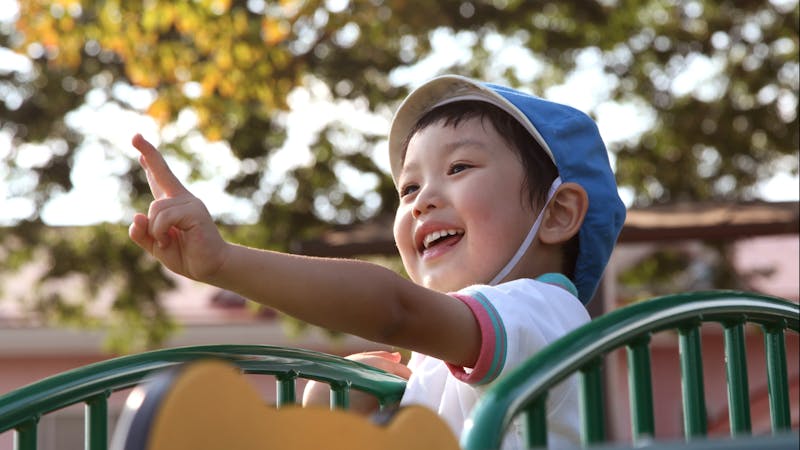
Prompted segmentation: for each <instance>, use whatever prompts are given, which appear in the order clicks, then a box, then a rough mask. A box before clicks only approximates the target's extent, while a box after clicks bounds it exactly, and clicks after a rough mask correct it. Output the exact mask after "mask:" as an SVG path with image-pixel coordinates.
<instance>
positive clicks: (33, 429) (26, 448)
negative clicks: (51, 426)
mask: <svg viewBox="0 0 800 450" xmlns="http://www.w3.org/2000/svg"><path fill="white" fill-rule="evenodd" d="M38 427H39V418H38V417H34V418H32V419H31V420H29V421H27V422H25V423H23V424H22V425H20V426H18V427H17V428H16V432H15V433H14V450H36V447H37V445H38V444H37V442H36V438H37V431H38Z"/></svg>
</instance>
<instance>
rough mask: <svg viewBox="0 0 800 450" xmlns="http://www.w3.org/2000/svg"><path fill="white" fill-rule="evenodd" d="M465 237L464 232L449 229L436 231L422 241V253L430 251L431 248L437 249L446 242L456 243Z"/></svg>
mask: <svg viewBox="0 0 800 450" xmlns="http://www.w3.org/2000/svg"><path fill="white" fill-rule="evenodd" d="M463 235H464V230H456V229H448V230H439V231H434V232H432V233H429V234H427V235H425V237H424V238H423V240H422V248H420V251H425V250H428V249H429V248H431V247H435V246H437V245H440V244H443V243H445V242H451V241H456V240H458V239H461V236H463Z"/></svg>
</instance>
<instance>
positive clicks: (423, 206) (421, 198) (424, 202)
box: [412, 186, 441, 218]
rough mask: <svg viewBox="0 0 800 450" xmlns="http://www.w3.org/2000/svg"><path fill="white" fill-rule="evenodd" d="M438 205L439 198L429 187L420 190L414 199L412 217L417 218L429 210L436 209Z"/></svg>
mask: <svg viewBox="0 0 800 450" xmlns="http://www.w3.org/2000/svg"><path fill="white" fill-rule="evenodd" d="M440 204H441V199H440V196H439V195H438V194H437V193H436V192H434V190H433V189H432V188H431V187H430V186H426V187H425V188H420V191H419V192H418V193H417V198H415V199H414V206H413V210H412V215H413V216H414V218H417V217H419V216H421V215H423V214H426V213H427V212H429V211H430V210H433V209H436V208H438V207H439V206H440Z"/></svg>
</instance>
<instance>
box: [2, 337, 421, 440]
mask: <svg viewBox="0 0 800 450" xmlns="http://www.w3.org/2000/svg"><path fill="white" fill-rule="evenodd" d="M207 358H217V359H222V360H225V361H229V362H231V363H233V364H235V365H236V366H238V367H239V368H241V369H242V371H243V372H244V373H252V374H263V375H274V376H275V378H276V380H277V381H276V382H277V406H278V407H280V406H281V405H286V404H292V403H295V402H296V381H297V379H298V378H304V379H310V380H316V381H321V382H325V383H328V384H329V385H330V387H331V406H332V407H336V408H347V407H348V406H349V392H350V390H351V389H356V390H359V391H363V392H367V393H369V394H372V395H374V396H375V397H376V398H377V399H378V401H379V403H380V404H381V405H391V404H394V403H397V402H399V400H400V397H401V396H402V395H403V391H404V390H405V380H404V379H402V378H400V377H397V376H395V375H391V374H388V373H386V372H383V371H381V370H378V369H375V368H372V367H369V366H366V365H364V364H361V363H357V362H354V361H350V360H348V359H344V358H340V357H337V356H332V355H327V354H324V353H318V352H312V351H308V350H299V349H290V348H282V347H272V346H266V345H208V346H194V347H182V348H171V349H164V350H156V351H152V352H146V353H140V354H136V355H129V356H123V357H119V358H115V359H111V360H107V361H102V362H99V363H95V364H91V365H88V366H84V367H80V368H78V369H75V370H71V371H68V372H64V373H62V374H58V375H55V376H52V377H49V378H46V379H43V380H41V381H38V382H36V383H33V384H30V385H28V386H25V387H23V388H20V389H18V390H15V391H12V392H10V393H8V394H5V395H3V396H0V433H2V432H5V431H8V430H12V429H13V430H15V432H16V434H15V448H16V449H17V450H34V449H36V448H37V425H38V422H39V419H40V418H41V417H42V416H43V415H45V414H48V413H50V412H53V411H56V410H58V409H61V408H64V407H66V406H70V405H74V404H79V403H84V404H85V405H86V408H85V418H84V422H85V427H86V433H85V441H86V444H85V448H86V450H105V449H106V448H107V447H108V436H109V434H108V403H107V399H108V397H109V395H110V394H111V393H112V392H115V391H118V390H122V389H126V388H130V387H133V386H135V385H136V384H137V383H139V382H141V381H142V380H143V379H144V378H145V377H147V376H148V375H150V374H151V373H153V372H154V371H158V370H161V369H165V368H167V367H171V366H174V365H176V364H181V363H184V362H187V361H195V360H199V359H207Z"/></svg>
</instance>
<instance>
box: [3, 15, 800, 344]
mask: <svg viewBox="0 0 800 450" xmlns="http://www.w3.org/2000/svg"><path fill="white" fill-rule="evenodd" d="M19 7H20V10H19V14H18V15H17V16H16V17H15V18H14V19H13V20H12V21H11V22H8V23H5V24H4V25H3V26H2V28H0V46H2V47H4V49H2V50H3V51H6V53H0V55H7V54H8V53H7V52H8V50H11V51H14V52H17V53H19V54H21V55H24V56H25V58H26V59H27V60H28V61H29V62H30V65H31V67H30V68H29V69H26V70H22V69H19V70H18V69H4V68H2V67H0V92H1V93H2V98H3V100H4V101H3V102H0V121H1V122H0V133H3V134H4V135H5V136H8V137H9V139H10V140H11V146H10V150H9V151H8V152H7V154H6V155H5V160H4V161H3V162H2V165H0V173H4V176H5V178H6V181H5V183H6V185H7V186H9V187H8V188H7V189H8V194H7V198H17V199H19V198H21V199H25V200H27V201H28V202H30V203H31V205H32V207H31V214H30V215H29V216H28V217H24V218H21V219H19V220H18V221H16V223H14V224H12V226H9V227H6V228H4V229H2V231H0V233H1V234H0V239H2V249H0V256H3V258H2V259H0V261H2V262H0V268H2V269H3V271H5V272H6V273H10V271H12V270H14V269H16V268H19V267H21V266H22V265H24V264H25V263H26V262H29V261H31V260H33V259H41V260H43V261H46V262H48V264H47V267H48V268H49V269H48V270H47V271H46V272H45V273H44V274H43V275H42V277H41V279H40V281H41V285H44V284H45V283H46V282H47V281H49V280H52V279H58V278H63V277H67V276H72V275H74V274H76V273H77V274H83V279H84V280H85V281H86V282H87V283H86V286H90V288H89V291H88V292H87V295H86V296H85V298H93V296H92V294H93V293H96V290H97V289H100V288H102V287H105V286H109V285H110V286H112V287H114V289H115V290H116V292H117V296H116V300H115V301H114V304H113V308H112V312H113V313H114V316H113V317H115V318H116V319H114V320H111V321H110V327H111V328H114V329H118V330H122V331H120V334H119V336H122V337H120V338H119V339H117V340H116V341H114V342H117V343H122V344H121V345H122V347H120V346H117V349H120V348H123V347H125V345H127V349H128V350H137V349H139V348H141V347H152V346H156V345H158V343H159V342H161V340H162V339H163V337H164V336H166V335H167V334H168V333H169V331H170V330H171V329H172V327H173V324H172V323H171V322H170V320H169V317H168V316H167V315H166V314H165V313H164V311H163V309H162V307H161V305H159V303H158V302H156V301H154V300H153V299H154V298H155V293H156V292H158V291H159V290H162V289H165V288H167V287H169V286H170V282H169V280H168V278H166V277H165V276H164V275H163V274H162V273H161V272H160V271H159V270H158V267H157V266H156V265H155V264H154V262H153V261H152V260H150V259H148V258H147V257H145V256H144V255H142V253H141V252H138V251H136V250H135V249H134V248H133V247H132V244H130V243H129V242H128V241H127V239H126V237H125V231H124V228H123V227H122V226H113V225H97V226H94V227H90V228H88V229H87V230H81V232H80V233H79V234H80V238H78V239H76V237H75V236H73V235H72V234H70V235H66V234H64V233H58V232H53V230H51V229H49V228H48V227H47V226H46V224H45V223H43V221H42V219H41V217H40V211H42V207H43V206H44V205H45V203H46V202H47V201H48V199H50V198H52V196H53V195H55V194H57V193H61V192H67V191H69V190H70V189H71V187H72V180H71V178H70V175H71V169H72V167H73V166H74V164H75V156H76V153H77V150H78V149H79V148H80V146H81V145H82V144H83V143H84V141H85V140H86V136H84V135H83V134H82V133H81V131H80V130H78V129H76V128H75V127H73V126H70V124H69V123H68V121H67V120H66V118H67V117H68V114H69V113H71V112H74V111H76V110H77V109H78V108H80V107H81V106H82V105H85V104H87V102H90V101H95V102H96V101H97V100H96V99H97V98H101V99H103V100H104V101H105V102H110V103H114V104H117V105H119V106H120V107H121V108H125V109H131V110H144V111H145V112H146V113H147V114H149V115H150V116H151V117H153V118H154V119H156V120H157V121H158V123H159V124H161V125H167V124H170V123H174V122H175V121H176V120H177V119H178V117H179V115H180V114H181V113H182V112H185V111H192V112H193V113H194V114H195V116H196V117H197V125H196V128H197V129H198V130H199V131H200V132H202V134H203V135H204V136H205V137H206V138H207V139H208V140H211V141H216V140H221V141H224V142H226V143H227V144H229V146H230V149H231V150H232V152H233V155H234V156H235V158H237V159H238V160H239V162H240V163H241V164H240V166H239V167H240V170H239V173H238V174H237V175H236V176H234V177H232V178H231V179H230V180H229V182H228V185H227V191H228V192H229V193H230V194H231V195H233V196H236V197H239V198H243V199H247V200H248V201H250V202H251V203H252V204H253V205H255V207H256V209H257V210H258V211H259V214H258V216H259V217H258V221H257V223H258V226H257V227H250V228H248V229H247V230H246V233H247V234H245V233H244V232H243V231H242V230H238V229H235V228H230V229H228V232H230V233H232V234H235V235H236V238H237V239H238V240H240V241H244V242H246V243H247V244H250V245H255V246H261V247H269V248H275V249H282V250H286V249H288V248H289V243H290V242H291V241H292V240H293V239H302V238H307V237H310V236H314V235H315V234H317V233H319V231H320V230H322V229H323V227H324V226H325V225H326V224H328V223H331V222H336V223H347V222H352V221H355V220H359V219H366V218H369V217H371V216H373V215H375V214H377V213H378V212H380V211H382V210H391V209H393V208H394V206H395V204H396V203H395V202H396V194H395V192H394V189H393V186H392V183H391V180H390V178H389V177H388V176H387V174H386V173H384V172H383V171H382V170H381V168H380V166H379V165H378V163H376V161H377V160H378V159H377V158H375V157H374V153H375V151H376V149H377V150H380V149H381V148H383V147H381V145H382V140H383V136H382V135H381V134H380V133H375V132H369V131H365V130H364V129H363V128H362V127H359V124H357V123H351V122H348V118H347V117H341V118H331V119H332V120H331V121H330V122H329V123H328V124H327V125H326V126H325V127H324V128H323V129H322V130H321V131H319V132H316V130H310V131H309V134H312V136H311V138H312V144H311V146H310V148H311V155H312V157H311V161H310V162H309V163H308V164H306V165H303V166H301V167H297V168H294V169H291V170H290V171H288V172H287V173H285V174H280V175H281V176H280V177H279V180H277V181H276V180H275V179H269V177H268V176H267V174H268V172H269V170H268V169H269V161H270V156H271V155H272V154H274V152H275V150H276V149H279V148H280V147H281V145H282V144H283V142H284V141H285V139H286V131H287V130H286V114H285V113H286V111H287V109H288V104H287V98H288V97H289V94H290V93H292V92H293V91H294V90H296V89H298V88H302V87H305V88H309V89H311V90H319V88H320V86H323V87H324V89H322V91H323V96H325V95H329V96H330V98H331V100H332V101H347V102H352V103H353V104H354V105H356V107H357V108H362V109H365V110H367V111H370V112H373V113H375V114H378V115H380V116H382V117H384V118H387V119H388V117H390V114H391V110H393V108H394V106H395V105H396V102H397V101H398V100H399V99H401V98H402V97H403V95H404V94H405V93H406V92H407V90H408V88H409V86H408V85H409V84H411V82H412V81H413V82H416V81H420V80H419V77H420V76H425V77H427V76H429V75H432V74H434V73H440V72H455V73H461V74H464V75H468V76H474V77H477V78H483V79H487V80H492V81H502V82H507V83H510V84H512V85H516V86H521V87H524V88H527V89H530V90H532V91H534V92H539V93H545V94H546V93H548V92H551V91H548V88H551V87H553V86H558V85H560V84H562V83H563V82H564V81H565V80H568V79H569V78H570V77H571V76H574V75H576V74H577V73H579V72H580V71H581V70H585V69H586V66H587V64H588V65H589V66H591V67H590V68H593V69H595V70H596V73H599V74H601V75H602V77H603V78H604V79H605V81H606V84H605V86H606V88H605V89H604V90H602V91H601V92H598V93H597V94H596V95H595V97H596V98H595V99H593V100H594V101H593V102H590V103H589V109H590V111H589V112H590V113H592V114H594V115H595V116H596V117H597V118H598V119H599V120H601V121H614V120H615V118H614V117H611V115H613V113H604V111H608V110H609V109H605V110H604V109H603V108H604V107H607V106H608V105H610V104H614V103H618V104H625V105H633V106H634V107H636V108H637V109H638V111H639V114H640V115H641V116H642V117H647V118H651V119H652V120H651V121H650V122H649V123H650V125H649V126H648V128H647V129H646V130H645V131H644V132H643V133H641V134H640V135H636V136H634V137H630V138H628V139H625V140H622V141H616V142H610V143H609V146H610V148H611V150H612V151H614V152H615V154H616V166H617V176H618V179H619V182H620V185H622V186H624V187H626V188H629V189H630V190H631V192H633V197H634V204H635V205H647V204H650V203H653V202H670V201H680V200H708V199H750V198H753V197H754V196H755V190H754V186H755V185H756V184H757V183H758V182H759V181H762V180H764V179H767V178H769V177H770V176H772V175H773V174H774V173H776V172H777V171H780V170H784V171H785V170H788V171H791V172H793V173H797V170H798V167H797V158H796V156H797V151H798V118H797V102H798V73H800V69H798V45H799V44H798V19H799V17H800V16H799V15H800V13H798V2H797V1H796V0H794V1H792V0H772V1H766V0H761V1H747V2H743V1H737V2H734V1H718V0H696V1H683V0H640V1H634V0H583V1H567V2H565V1H555V0H552V1H546V0H536V1H532V0H425V1H422V0H420V1H413V2H412V1H408V0H350V1H348V0H326V1H322V0H273V1H264V0H247V1H244V0H147V1H143V2H125V1H122V0H82V1H81V0H26V1H23V2H20V4H19ZM440 36H449V37H452V38H453V39H454V40H456V41H457V42H459V43H460V44H461V45H462V46H463V47H464V48H465V49H466V53H465V54H466V55H467V56H466V57H463V58H455V57H454V58H447V59H444V60H435V57H433V56H432V55H434V53H433V50H434V45H433V42H434V41H435V40H436V39H437V37H440ZM510 50H513V51H514V52H515V53H512V52H511V51H510ZM509 55H513V56H509ZM448 56H452V55H448ZM587 61H588V63H587ZM431 66H436V67H437V68H436V69H434V70H433V71H431V70H430V69H427V68H429V67H431ZM415 67H416V68H417V69H416V70H417V72H413V71H412V70H411V69H412V68H415ZM425 72H428V73H425ZM419 73H425V74H424V75H419ZM698 76H701V82H699V83H696V82H695V83H692V82H691V80H697V79H698ZM125 87H133V88H138V89H146V90H147V92H150V93H151V94H152V98H153V101H152V102H150V103H149V105H147V106H146V107H144V108H142V107H140V106H138V105H135V104H131V103H130V102H129V101H128V100H127V99H126V97H125V96H124V95H121V94H120V92H122V91H124V88H125ZM91 96H94V99H95V100H92V98H91ZM619 120H628V119H619ZM186 140H187V135H181V136H178V137H176V138H175V139H174V140H171V141H169V142H165V143H163V144H162V148H163V149H164V150H165V151H167V152H168V153H170V154H172V155H174V156H176V157H181V158H184V159H185V160H187V161H188V162H189V164H190V167H191V168H192V173H191V174H190V176H191V177H192V178H193V179H198V178H202V177H203V173H202V171H201V170H200V167H199V164H198V163H197V158H192V157H191V155H190V153H189V152H188V151H187V145H186ZM37 143H38V144H44V147H36V148H37V149H40V150H39V151H40V152H45V153H46V155H45V157H40V158H39V160H40V162H38V163H36V164H27V165H23V164H19V163H18V161H19V158H18V156H19V155H20V154H21V153H22V152H23V151H26V150H25V149H26V148H27V147H26V144H37ZM215 148H217V147H215ZM44 149H46V150H44ZM209 151H210V150H209ZM122 172H123V173H120V180H122V182H123V187H124V188H125V189H127V190H129V192H130V198H128V199H121V200H120V201H121V202H123V203H125V204H127V205H128V206H130V207H132V208H135V209H137V210H144V209H146V204H147V202H148V200H147V198H148V197H149V192H148V190H147V186H146V183H145V180H144V178H143V175H142V173H141V171H140V170H139V168H138V167H137V166H136V165H135V164H131V165H130V166H129V167H128V169H127V170H123V171H122ZM353 174H355V175H353ZM359 174H361V175H360V176H361V177H366V179H368V180H371V181H370V183H371V185H372V191H371V192H369V193H367V194H365V195H361V196H359V195H354V194H353V193H352V190H351V189H349V188H348V186H349V184H352V177H353V176H359ZM345 178H346V179H345ZM76 214H80V212H76ZM220 220H221V222H226V223H230V222H231V221H232V219H231V218H220ZM62 295H63V294H62ZM26 303H27V304H29V305H36V306H35V307H32V308H31V309H33V310H37V311H40V312H41V313H42V314H43V316H44V317H56V318H57V319H58V320H62V321H64V320H80V321H82V323H84V324H85V323H86V319H85V318H86V315H85V313H84V309H85V308H84V307H83V306H81V305H84V306H85V304H84V303H81V301H78V302H77V305H78V306H77V307H76V306H74V305H75V302H69V301H67V299H64V298H60V297H59V294H49V295H45V294H39V293H38V291H35V292H33V293H32V294H31V298H30V299H28V302H26ZM69 305H73V306H72V307H69ZM76 318H77V319H76ZM142 323H144V324H147V326H145V327H141V328H140V330H141V331H139V333H140V334H136V333H137V332H136V331H135V330H136V328H137V327H139V326H140V324H142Z"/></svg>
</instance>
